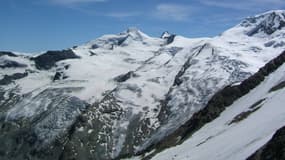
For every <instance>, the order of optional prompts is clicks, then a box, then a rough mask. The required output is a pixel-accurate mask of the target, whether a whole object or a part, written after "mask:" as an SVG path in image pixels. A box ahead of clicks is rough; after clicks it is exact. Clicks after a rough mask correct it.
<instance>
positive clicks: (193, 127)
mask: <svg viewBox="0 0 285 160" xmlns="http://www.w3.org/2000/svg"><path fill="white" fill-rule="evenodd" d="M284 62H285V51H284V52H283V53H282V54H280V55H279V56H278V57H276V58H274V59H273V60H271V61H270V62H268V63H267V64H266V65H265V66H264V67H262V68H260V69H259V71H258V72H257V73H255V74H254V75H252V76H251V77H249V78H248V79H246V80H245V81H243V82H242V83H241V84H239V85H236V86H227V87H225V88H224V89H222V90H220V91H218V92H217V93H216V94H215V95H214V96H213V97H212V98H211V99H210V101H209V102H208V104H207V105H206V107H205V108H204V109H202V110H200V111H199V112H196V113H195V114H194V115H193V116H192V117H191V119H190V120H188V121H187V122H186V123H185V124H183V125H182V126H181V127H179V128H178V129H177V130H176V131H175V132H173V133H172V134H170V135H168V136H167V137H165V138H164V139H163V140H161V141H160V142H158V143H155V144H153V145H151V146H150V147H149V148H147V149H146V150H144V151H142V152H140V153H138V154H143V153H145V152H147V151H151V150H153V149H156V151H160V150H163V149H165V148H168V147H171V146H174V145H177V144H180V143H182V142H183V141H184V140H186V139H187V138H188V137H190V136H191V135H192V134H193V133H194V132H196V131H197V130H199V129H200V128H201V127H203V126H204V125H205V124H207V123H209V122H211V121H213V120H214V119H216V118H217V117H219V115H220V114H221V113H222V112H223V111H224V110H225V109H226V107H228V106H230V105H231V104H232V103H233V102H234V101H236V100H237V99H238V98H240V97H242V96H243V95H245V94H247V93H248V92H249V91H250V90H251V89H253V88H255V87H256V86H258V85H259V84H260V83H261V82H262V81H263V80H264V78H265V77H266V76H268V75H269V74H270V73H272V72H274V71H275V70H276V69H277V68H278V67H280V66H281V65H282V64H283V63H284ZM150 156H152V155H150Z"/></svg>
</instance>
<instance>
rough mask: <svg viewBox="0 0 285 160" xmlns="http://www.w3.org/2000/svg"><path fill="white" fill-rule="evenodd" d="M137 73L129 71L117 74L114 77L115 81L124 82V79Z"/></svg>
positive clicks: (135, 75)
mask: <svg viewBox="0 0 285 160" xmlns="http://www.w3.org/2000/svg"><path fill="white" fill-rule="evenodd" d="M137 76H138V75H137V74H135V73H134V71H130V72H128V73H126V74H123V75H119V76H117V77H115V78H114V80H115V81H116V82H125V81H126V80H128V79H130V78H132V77H137Z"/></svg>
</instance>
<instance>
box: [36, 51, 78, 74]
mask: <svg viewBox="0 0 285 160" xmlns="http://www.w3.org/2000/svg"><path fill="white" fill-rule="evenodd" d="M75 58H80V57H79V56H77V55H76V54H75V53H74V52H73V51H72V50H71V49H68V50H62V51H48V52H46V53H44V54H42V55H39V56H37V57H35V58H32V60H34V61H35V64H36V67H37V69H40V70H48V69H51V68H52V67H53V66H54V65H55V63H56V62H58V61H61V60H65V59H75Z"/></svg>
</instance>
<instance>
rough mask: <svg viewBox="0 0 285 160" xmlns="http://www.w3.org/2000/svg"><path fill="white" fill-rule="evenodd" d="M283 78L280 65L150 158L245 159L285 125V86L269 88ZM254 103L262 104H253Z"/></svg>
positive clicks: (283, 73) (282, 69) (284, 68)
mask: <svg viewBox="0 0 285 160" xmlns="http://www.w3.org/2000/svg"><path fill="white" fill-rule="evenodd" d="M284 81H285V65H282V66H281V67H280V68H279V69H278V70H277V71H275V72H274V73H272V74H271V75H270V76H268V77H266V79H265V80H264V82H262V83H261V84H260V85H259V86H258V87H256V88H255V89H253V90H252V91H251V92H250V93H248V94H247V95H245V96H243V97H242V98H240V99H239V100H237V101H236V102H235V103H234V104H233V105H231V106H229V107H228V108H227V109H226V110H225V111H224V112H223V113H222V114H221V115H220V117H219V118H217V119H215V120H214V121H212V122H211V123H208V124H207V125H205V126H204V127H202V128H201V129H200V130H199V131H197V132H196V133H195V134H193V135H192V136H191V137H190V138H189V139H188V140H186V141H185V142H184V143H182V144H181V145H178V146H175V147H173V148H170V149H167V150H164V151H163V152H161V153H159V154H158V155H156V156H155V157H154V158H153V159H154V160H159V159H161V160H174V159H177V160H183V159H185V160H186V159H187V160H202V159H209V158H210V159H213V160H227V159H232V160H241V159H246V158H247V157H249V156H250V155H251V154H253V153H254V152H255V151H256V150H257V149H259V148H260V147H262V146H263V145H264V144H265V143H266V142H267V141H268V140H269V139H270V138H271V137H272V135H273V134H274V133H275V132H276V131H277V130H278V129H279V128H281V127H282V126H283V125H284V124H285V118H284V115H285V109H284V103H285V100H284V96H285V89H284V88H283V89H280V90H277V91H270V89H271V88H273V87H274V86H276V85H278V84H280V82H284ZM260 100H262V102H261V101H260ZM256 102H261V103H259V104H258V105H257V106H254V104H256ZM253 106H254V108H252V107H253ZM259 107H260V108H259ZM257 108H258V109H257ZM255 109H257V110H256V111H253V113H251V114H250V115H249V116H248V117H247V118H245V119H242V120H240V121H237V122H235V123H231V122H232V121H233V120H234V119H235V117H236V116H237V115H240V114H241V113H245V112H247V111H251V110H255Z"/></svg>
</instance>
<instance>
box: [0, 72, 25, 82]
mask: <svg viewBox="0 0 285 160" xmlns="http://www.w3.org/2000/svg"><path fill="white" fill-rule="evenodd" d="M26 76H28V73H27V72H24V73H15V74H12V75H4V77H3V78H2V79H1V80H0V85H7V84H10V83H12V82H13V81H14V80H17V79H21V78H24V77H26Z"/></svg>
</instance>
